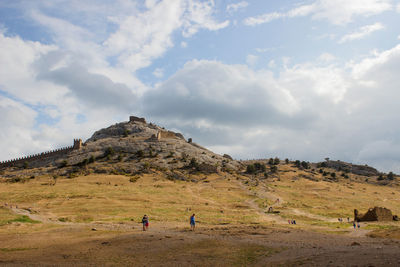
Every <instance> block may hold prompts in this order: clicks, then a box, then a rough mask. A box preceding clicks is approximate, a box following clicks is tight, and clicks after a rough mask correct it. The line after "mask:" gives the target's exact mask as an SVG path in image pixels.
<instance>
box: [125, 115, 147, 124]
mask: <svg viewBox="0 0 400 267" xmlns="http://www.w3.org/2000/svg"><path fill="white" fill-rule="evenodd" d="M135 121H137V122H143V123H146V119H145V118H139V117H136V116H129V122H135Z"/></svg>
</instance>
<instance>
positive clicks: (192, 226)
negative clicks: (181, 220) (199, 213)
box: [190, 213, 196, 231]
mask: <svg viewBox="0 0 400 267" xmlns="http://www.w3.org/2000/svg"><path fill="white" fill-rule="evenodd" d="M194 216H195V214H194V213H193V215H192V216H190V229H191V230H192V231H194V228H195V227H196V220H195V218H194Z"/></svg>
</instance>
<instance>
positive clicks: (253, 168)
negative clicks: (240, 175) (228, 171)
mask: <svg viewBox="0 0 400 267" xmlns="http://www.w3.org/2000/svg"><path fill="white" fill-rule="evenodd" d="M266 169H267V168H266V167H265V165H264V164H262V163H260V162H256V163H254V164H250V165H247V168H246V173H249V174H254V173H259V172H265V171H266Z"/></svg>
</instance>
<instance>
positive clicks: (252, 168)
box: [246, 164, 256, 174]
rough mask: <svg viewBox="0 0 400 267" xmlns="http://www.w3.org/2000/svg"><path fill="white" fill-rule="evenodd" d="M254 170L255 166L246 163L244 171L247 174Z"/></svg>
mask: <svg viewBox="0 0 400 267" xmlns="http://www.w3.org/2000/svg"><path fill="white" fill-rule="evenodd" d="M255 172H256V167H254V165H253V164H250V165H247V167H246V173H248V174H253V173H255Z"/></svg>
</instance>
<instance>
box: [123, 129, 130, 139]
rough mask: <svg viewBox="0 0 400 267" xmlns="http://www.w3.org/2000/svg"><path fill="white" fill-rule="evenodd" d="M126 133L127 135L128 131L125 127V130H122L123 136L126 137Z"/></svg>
mask: <svg viewBox="0 0 400 267" xmlns="http://www.w3.org/2000/svg"><path fill="white" fill-rule="evenodd" d="M128 135H129V131H128V130H127V129H125V131H124V137H128Z"/></svg>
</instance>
